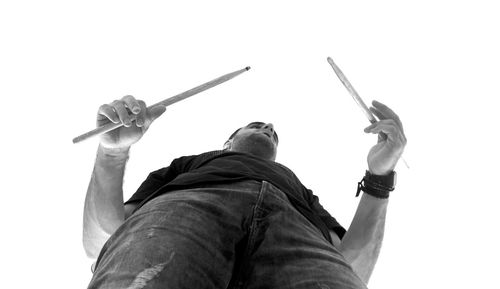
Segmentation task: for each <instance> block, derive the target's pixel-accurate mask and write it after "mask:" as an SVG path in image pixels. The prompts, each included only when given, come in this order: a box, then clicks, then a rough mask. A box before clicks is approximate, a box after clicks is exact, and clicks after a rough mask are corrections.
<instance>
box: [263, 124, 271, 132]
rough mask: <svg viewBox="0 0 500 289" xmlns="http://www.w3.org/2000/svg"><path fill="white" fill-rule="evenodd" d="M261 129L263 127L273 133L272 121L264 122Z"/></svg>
mask: <svg viewBox="0 0 500 289" xmlns="http://www.w3.org/2000/svg"><path fill="white" fill-rule="evenodd" d="M262 129H265V130H268V131H271V132H273V133H274V125H273V124H272V123H266V124H265V125H264V126H263V127H262Z"/></svg>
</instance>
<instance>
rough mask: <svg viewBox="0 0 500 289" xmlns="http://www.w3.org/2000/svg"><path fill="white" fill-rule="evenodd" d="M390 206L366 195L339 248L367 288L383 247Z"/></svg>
mask: <svg viewBox="0 0 500 289" xmlns="http://www.w3.org/2000/svg"><path fill="white" fill-rule="evenodd" d="M388 202H389V199H377V198H375V197H372V196H370V195H368V194H365V193H364V194H363V195H362V197H361V201H360V202H359V205H358V209H357V210H356V214H355V215H354V218H353V220H352V222H351V225H350V226H349V229H348V230H347V232H346V234H345V235H344V237H343V238H342V242H341V244H340V248H339V251H340V252H341V253H342V255H344V258H345V259H346V260H347V261H348V262H349V263H350V264H351V266H352V268H353V269H354V272H356V274H358V276H359V277H360V278H361V280H363V281H364V282H365V284H368V281H369V279H370V276H371V274H372V272H373V269H374V268H375V264H376V263H377V259H378V255H379V252H380V248H381V247H382V239H383V238H384V225H385V216H386V212H387V205H388Z"/></svg>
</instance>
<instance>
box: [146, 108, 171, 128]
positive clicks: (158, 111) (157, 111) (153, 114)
mask: <svg viewBox="0 0 500 289" xmlns="http://www.w3.org/2000/svg"><path fill="white" fill-rule="evenodd" d="M166 110H167V107H166V106H163V105H158V106H155V107H152V108H151V109H150V110H149V111H148V117H147V118H146V121H145V122H144V125H143V126H142V128H143V130H144V132H145V131H146V130H147V129H148V128H149V126H150V125H151V124H152V123H153V121H154V120H155V119H157V118H159V117H160V115H162V114H163V113H164V112H165V111H166Z"/></svg>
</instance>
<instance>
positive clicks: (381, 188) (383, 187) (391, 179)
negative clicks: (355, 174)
mask: <svg viewBox="0 0 500 289" xmlns="http://www.w3.org/2000/svg"><path fill="white" fill-rule="evenodd" d="M395 183H396V172H394V171H393V172H391V173H390V174H389V175H387V176H377V175H372V174H371V173H370V172H369V171H366V173H365V176H364V177H363V179H361V181H360V182H358V189H357V191H356V197H358V196H359V193H360V191H363V192H365V193H366V194H368V195H371V196H373V197H375V198H379V199H387V198H389V192H392V191H394V186H395Z"/></svg>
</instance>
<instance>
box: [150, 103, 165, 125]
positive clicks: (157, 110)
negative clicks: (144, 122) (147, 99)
mask: <svg viewBox="0 0 500 289" xmlns="http://www.w3.org/2000/svg"><path fill="white" fill-rule="evenodd" d="M166 110H167V107H166V106H164V105H158V106H155V107H153V108H151V112H150V116H151V122H153V121H154V120H155V119H157V118H159V117H160V115H162V114H163V113H164V112H165V111H166Z"/></svg>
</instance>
